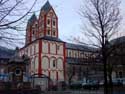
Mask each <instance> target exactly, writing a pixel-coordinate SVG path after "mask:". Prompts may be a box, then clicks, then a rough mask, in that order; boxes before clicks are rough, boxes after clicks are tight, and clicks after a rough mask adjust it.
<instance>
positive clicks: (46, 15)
mask: <svg viewBox="0 0 125 94" xmlns="http://www.w3.org/2000/svg"><path fill="white" fill-rule="evenodd" d="M39 31H40V32H39V37H41V36H48V37H55V38H58V18H57V15H56V13H55V11H54V10H53V8H52V6H51V5H50V3H49V1H47V2H46V4H45V5H44V6H43V7H42V8H41V11H40V15H39Z"/></svg>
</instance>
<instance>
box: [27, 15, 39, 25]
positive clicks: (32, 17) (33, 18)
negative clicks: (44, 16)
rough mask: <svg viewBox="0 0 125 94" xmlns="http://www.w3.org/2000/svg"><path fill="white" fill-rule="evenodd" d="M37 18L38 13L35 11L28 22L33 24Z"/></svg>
mask: <svg viewBox="0 0 125 94" xmlns="http://www.w3.org/2000/svg"><path fill="white" fill-rule="evenodd" d="M36 20H37V17H36V15H35V13H34V14H33V15H32V16H31V17H30V19H29V20H28V24H29V25H30V24H32V23H33V22H34V21H36Z"/></svg>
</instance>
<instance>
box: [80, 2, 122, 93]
mask: <svg viewBox="0 0 125 94" xmlns="http://www.w3.org/2000/svg"><path fill="white" fill-rule="evenodd" d="M84 3H85V2H84ZM119 5H120V1H118V0H86V3H85V6H81V9H80V15H81V17H82V19H84V18H85V19H86V21H87V22H84V23H88V26H89V27H88V26H86V31H84V32H85V34H86V35H87V36H89V39H90V40H91V39H92V40H94V41H93V43H90V44H91V45H94V46H96V47H99V48H100V53H101V61H102V63H103V64H104V80H105V83H104V94H108V88H107V87H108V85H107V76H108V75H107V68H106V67H107V58H108V56H109V53H107V44H108V41H109V40H110V39H111V38H112V36H114V35H115V34H116V33H117V32H118V27H119V24H120V21H121V16H120V11H119ZM84 21H85V20H84ZM92 40H91V41H92ZM81 43H82V42H81Z"/></svg>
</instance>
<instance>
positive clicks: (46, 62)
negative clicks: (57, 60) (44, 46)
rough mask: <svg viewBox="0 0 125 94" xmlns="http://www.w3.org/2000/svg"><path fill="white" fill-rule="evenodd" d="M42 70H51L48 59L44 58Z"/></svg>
mask: <svg viewBox="0 0 125 94" xmlns="http://www.w3.org/2000/svg"><path fill="white" fill-rule="evenodd" d="M41 66H42V69H48V68H49V59H48V58H47V57H42V65H41Z"/></svg>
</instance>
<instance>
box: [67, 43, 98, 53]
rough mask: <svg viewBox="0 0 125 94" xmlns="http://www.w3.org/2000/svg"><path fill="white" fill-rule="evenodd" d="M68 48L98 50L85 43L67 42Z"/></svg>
mask: <svg viewBox="0 0 125 94" xmlns="http://www.w3.org/2000/svg"><path fill="white" fill-rule="evenodd" d="M66 48H67V49H74V50H82V51H97V49H96V48H92V47H88V46H85V45H79V44H72V43H66Z"/></svg>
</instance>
